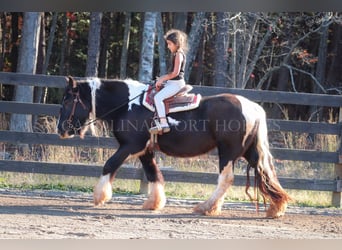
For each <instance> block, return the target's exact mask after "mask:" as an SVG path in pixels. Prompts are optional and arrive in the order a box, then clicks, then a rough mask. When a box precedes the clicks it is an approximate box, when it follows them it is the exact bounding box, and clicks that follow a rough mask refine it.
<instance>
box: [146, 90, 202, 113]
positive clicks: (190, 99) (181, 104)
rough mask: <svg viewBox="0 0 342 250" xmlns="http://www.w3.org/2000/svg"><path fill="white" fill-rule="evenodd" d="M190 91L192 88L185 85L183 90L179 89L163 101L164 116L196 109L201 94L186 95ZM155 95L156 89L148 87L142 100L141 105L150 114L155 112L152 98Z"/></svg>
mask: <svg viewBox="0 0 342 250" xmlns="http://www.w3.org/2000/svg"><path fill="white" fill-rule="evenodd" d="M192 89H193V87H192V86H191V85H188V84H187V85H185V86H184V87H183V88H181V89H180V90H179V91H178V92H177V93H176V94H175V95H174V96H171V97H169V98H167V99H165V100H164V104H165V112H166V114H169V113H176V112H181V111H187V110H192V109H195V108H197V107H198V106H199V103H200V101H201V98H202V96H201V94H193V93H188V92H190V91H191V90H192ZM156 94H157V91H156V89H155V88H153V87H152V86H149V88H148V89H147V91H146V92H145V94H144V98H143V105H144V106H145V107H146V108H148V109H149V110H151V111H152V112H155V106H154V96H155V95H156Z"/></svg>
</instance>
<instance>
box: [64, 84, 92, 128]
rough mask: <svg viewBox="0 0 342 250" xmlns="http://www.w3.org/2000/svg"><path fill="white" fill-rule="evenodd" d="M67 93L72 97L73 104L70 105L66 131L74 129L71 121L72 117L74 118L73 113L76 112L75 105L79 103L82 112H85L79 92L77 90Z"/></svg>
mask: <svg viewBox="0 0 342 250" xmlns="http://www.w3.org/2000/svg"><path fill="white" fill-rule="evenodd" d="M69 93H70V94H72V95H73V97H74V101H73V104H72V109H71V113H70V115H69V118H68V119H67V125H68V129H74V125H73V124H72V121H73V119H74V116H75V111H76V106H77V104H78V103H80V104H81V106H82V108H83V109H84V110H86V109H87V107H86V105H85V104H84V103H83V101H82V99H81V98H80V91H79V90H78V89H77V91H76V92H75V91H74V90H71V91H69Z"/></svg>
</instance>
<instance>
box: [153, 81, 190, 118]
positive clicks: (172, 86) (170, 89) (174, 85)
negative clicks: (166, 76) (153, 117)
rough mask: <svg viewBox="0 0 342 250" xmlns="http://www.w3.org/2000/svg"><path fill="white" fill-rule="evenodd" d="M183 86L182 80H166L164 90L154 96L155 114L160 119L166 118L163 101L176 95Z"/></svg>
mask: <svg viewBox="0 0 342 250" xmlns="http://www.w3.org/2000/svg"><path fill="white" fill-rule="evenodd" d="M184 86H185V81H184V80H168V81H167V82H166V84H165V86H164V88H162V89H161V90H160V91H159V92H158V93H157V94H156V95H155V96H154V104H155V105H156V109H157V114H158V116H159V117H160V118H162V117H166V115H165V105H164V100H165V99H167V98H169V97H171V96H173V95H175V94H177V92H178V91H179V90H181V88H183V87H184Z"/></svg>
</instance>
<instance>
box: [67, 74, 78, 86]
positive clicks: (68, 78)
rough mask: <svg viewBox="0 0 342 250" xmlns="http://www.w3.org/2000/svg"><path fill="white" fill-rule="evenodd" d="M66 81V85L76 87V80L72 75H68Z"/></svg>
mask: <svg viewBox="0 0 342 250" xmlns="http://www.w3.org/2000/svg"><path fill="white" fill-rule="evenodd" d="M67 81H68V85H69V86H70V87H72V88H73V89H74V88H77V82H76V81H75V79H74V78H73V77H72V76H68V77H67Z"/></svg>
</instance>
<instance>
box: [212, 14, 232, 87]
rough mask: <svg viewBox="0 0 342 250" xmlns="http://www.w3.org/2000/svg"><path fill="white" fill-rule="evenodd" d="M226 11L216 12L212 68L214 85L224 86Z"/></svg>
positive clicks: (225, 74) (225, 83)
mask: <svg viewBox="0 0 342 250" xmlns="http://www.w3.org/2000/svg"><path fill="white" fill-rule="evenodd" d="M227 15H228V13H225V12H218V13H216V17H217V24H216V39H215V62H214V64H215V69H214V86H216V87H226V86H227V83H228V77H227V67H228V61H227V59H228V58H227V57H228V54H227V47H228V39H229V30H228V29H229V25H228V16H227Z"/></svg>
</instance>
